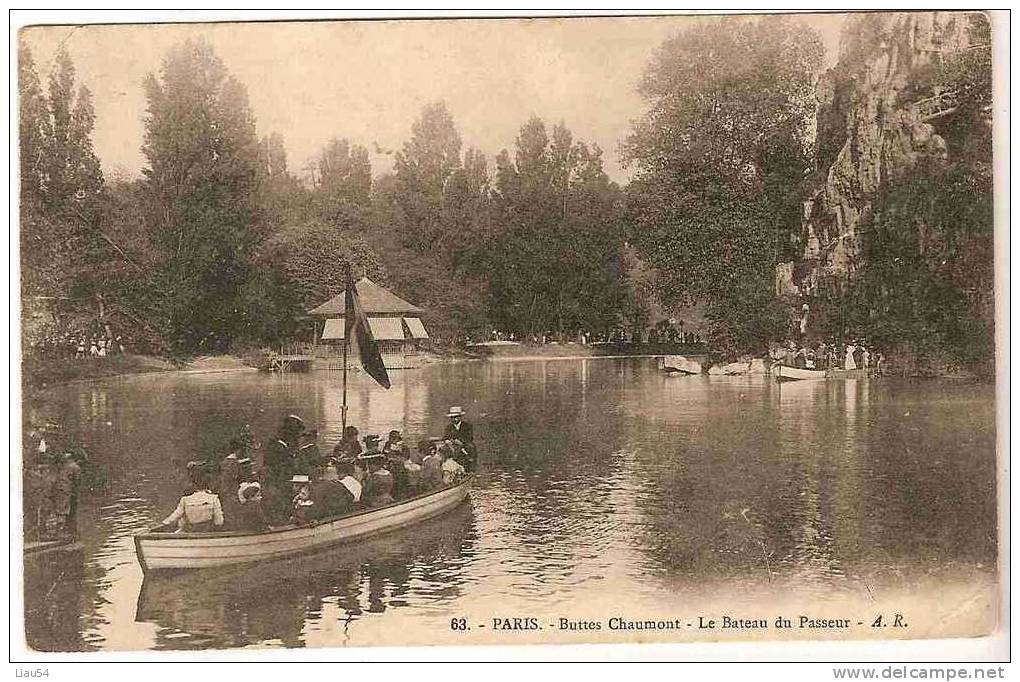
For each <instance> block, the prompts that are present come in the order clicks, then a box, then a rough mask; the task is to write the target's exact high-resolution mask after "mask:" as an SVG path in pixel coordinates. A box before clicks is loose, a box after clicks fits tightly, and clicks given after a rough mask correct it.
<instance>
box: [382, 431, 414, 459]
mask: <svg viewBox="0 0 1020 682" xmlns="http://www.w3.org/2000/svg"><path fill="white" fill-rule="evenodd" d="M382 451H383V454H385V455H389V454H391V453H392V452H394V451H399V452H402V453H404V456H405V457H406V456H408V455H409V454H410V453H409V452H408V447H407V444H406V443H405V442H404V439H403V438H402V437H401V436H400V431H396V430H394V431H390V433H389V435H388V436H387V437H386V442H385V443H383V447H382Z"/></svg>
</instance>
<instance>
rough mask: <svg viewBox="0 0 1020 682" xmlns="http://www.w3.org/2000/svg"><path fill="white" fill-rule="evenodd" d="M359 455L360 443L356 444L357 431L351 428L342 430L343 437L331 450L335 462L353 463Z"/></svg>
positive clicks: (360, 450)
mask: <svg viewBox="0 0 1020 682" xmlns="http://www.w3.org/2000/svg"><path fill="white" fill-rule="evenodd" d="M361 453H362V449H361V443H359V442H358V429H356V428H355V427H353V426H348V427H346V428H344V433H343V437H342V438H341V439H340V442H338V443H337V444H336V446H334V448H333V457H335V458H336V459H337V461H342V460H348V461H353V460H354V459H355V458H356V457H357V456H358V455H360V454H361Z"/></svg>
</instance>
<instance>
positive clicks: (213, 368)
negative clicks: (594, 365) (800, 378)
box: [20, 352, 983, 394]
mask: <svg viewBox="0 0 1020 682" xmlns="http://www.w3.org/2000/svg"><path fill="white" fill-rule="evenodd" d="M667 355H670V353H664V352H659V353H625V354H607V355H599V354H579V353H578V354H561V355H544V354H541V353H538V354H519V355H518V354H505V355H504V354H500V353H493V354H491V355H482V356H474V357H472V356H470V355H446V354H443V355H440V354H431V353H430V354H429V359H428V361H427V362H425V363H423V365H422V367H419V368H418V369H423V368H425V367H429V366H432V365H437V364H445V363H459V362H479V361H481V362H497V363H508V362H538V361H555V362H563V361H568V360H627V359H646V360H650V359H657V358H662V357H665V356H667ZM128 357H129V358H130V363H129V364H126V365H125V366H124V367H123V370H124V371H117V372H112V373H101V372H97V373H95V374H92V375H90V376H68V377H66V378H63V377H61V376H60V374H59V373H58V374H57V375H56V378H54V380H52V381H45V380H43V381H38V380H35V381H33V377H32V376H31V375H32V372H31V371H26V367H25V361H24V359H23V360H22V366H21V370H22V371H21V382H20V383H21V387H22V392H23V394H26V393H29V392H32V391H43V390H48V389H52V388H55V387H60V386H73V385H75V384H80V383H87V382H95V381H105V380H111V379H126V378H129V377H137V376H149V375H158V374H178V375H200V374H228V373H237V372H258V371H260V370H259V368H257V367H253V366H251V365H249V364H246V363H245V361H244V359H243V358H241V357H239V356H236V355H227V354H225V355H214V356H204V357H200V358H195V359H192V360H190V361H188V362H186V363H183V364H181V365H179V366H178V365H173V364H172V363H171V362H170V361H169V360H166V359H164V358H159V357H156V356H145V355H131V356H128ZM111 359H112V360H114V361H116V360H117V359H118V358H110V359H103V360H96V359H91V358H89V359H84V360H75V359H62V360H61V361H60V362H59V363H58V364H59V365H60V366H62V367H63V368H68V367H75V366H76V365H77V363H83V362H84V363H92V362H104V363H105V362H108V361H109V360H111ZM122 362H123V361H122ZM53 364H54V361H52V360H51V361H50V362H49V363H48V366H50V367H52V366H53ZM86 366H87V365H86ZM108 366H109V365H104V366H103V367H108ZM91 367H92V368H93V369H94V368H96V365H92V366H91ZM400 371H403V370H400ZM705 375H706V376H708V373H707V372H706V373H705ZM720 376H726V375H720ZM733 376H748V375H733ZM762 376H764V375H762ZM875 378H904V379H948V380H974V381H981V380H982V379H983V377H981V376H979V375H971V374H958V373H947V374H902V373H899V372H889V373H886V374H884V375H882V377H875Z"/></svg>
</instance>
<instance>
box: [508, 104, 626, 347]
mask: <svg viewBox="0 0 1020 682" xmlns="http://www.w3.org/2000/svg"><path fill="white" fill-rule="evenodd" d="M494 203H495V211H496V216H497V217H496V220H497V221H498V223H499V226H500V229H499V232H498V235H497V237H496V238H495V240H494V242H493V243H491V244H489V245H488V249H489V251H490V253H491V256H490V257H491V265H490V291H491V296H492V311H493V317H494V320H495V321H496V322H497V323H498V324H499V325H500V326H501V327H503V328H505V329H508V330H513V331H516V332H518V333H521V334H525V335H531V334H538V335H541V334H544V333H546V332H549V331H555V332H556V333H558V334H570V335H573V334H574V333H576V332H577V331H578V330H581V329H586V330H589V331H595V330H598V331H605V330H607V329H608V328H610V327H614V326H615V325H616V324H617V322H618V313H619V310H620V304H621V301H622V291H621V288H620V284H619V281H620V273H621V261H620V249H621V247H622V243H623V242H622V232H621V230H620V222H619V208H620V192H619V188H618V187H617V186H616V185H615V184H614V183H612V182H610V180H609V178H608V176H607V175H606V173H605V171H604V170H603V168H602V151H601V150H600V149H599V148H598V147H597V146H596V147H589V146H588V145H586V144H585V143H583V142H574V140H573V136H572V134H571V133H570V131H569V130H568V129H567V128H566V126H564V125H562V124H560V125H557V126H555V127H554V128H553V130H552V136H551V137H550V136H549V134H548V132H547V129H546V125H545V123H544V122H543V121H542V120H541V119H538V118H532V119H530V120H529V121H528V122H527V123H525V124H524V126H523V127H522V128H521V131H520V134H519V135H518V137H517V144H516V149H515V151H514V156H513V157H511V156H510V154H509V152H507V151H505V150H504V151H503V152H502V153H501V154H500V155H499V156H498V157H497V159H496V183H495V193H494Z"/></svg>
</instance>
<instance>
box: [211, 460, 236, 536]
mask: <svg viewBox="0 0 1020 682" xmlns="http://www.w3.org/2000/svg"><path fill="white" fill-rule="evenodd" d="M238 462H239V460H238V459H237V454H236V453H234V452H231V453H230V454H229V455H227V456H226V457H224V458H223V461H222V462H221V463H220V475H219V479H218V480H217V482H216V494H217V495H219V498H220V506H221V507H222V508H223V519H224V521H223V523H224V526H225V527H227V528H229V527H231V526H233V525H234V522H235V521H236V520H237V517H238V507H239V505H240V502H239V500H238V497H237V490H238V486H239V485H240V483H241V465H240V464H239V463H238Z"/></svg>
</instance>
